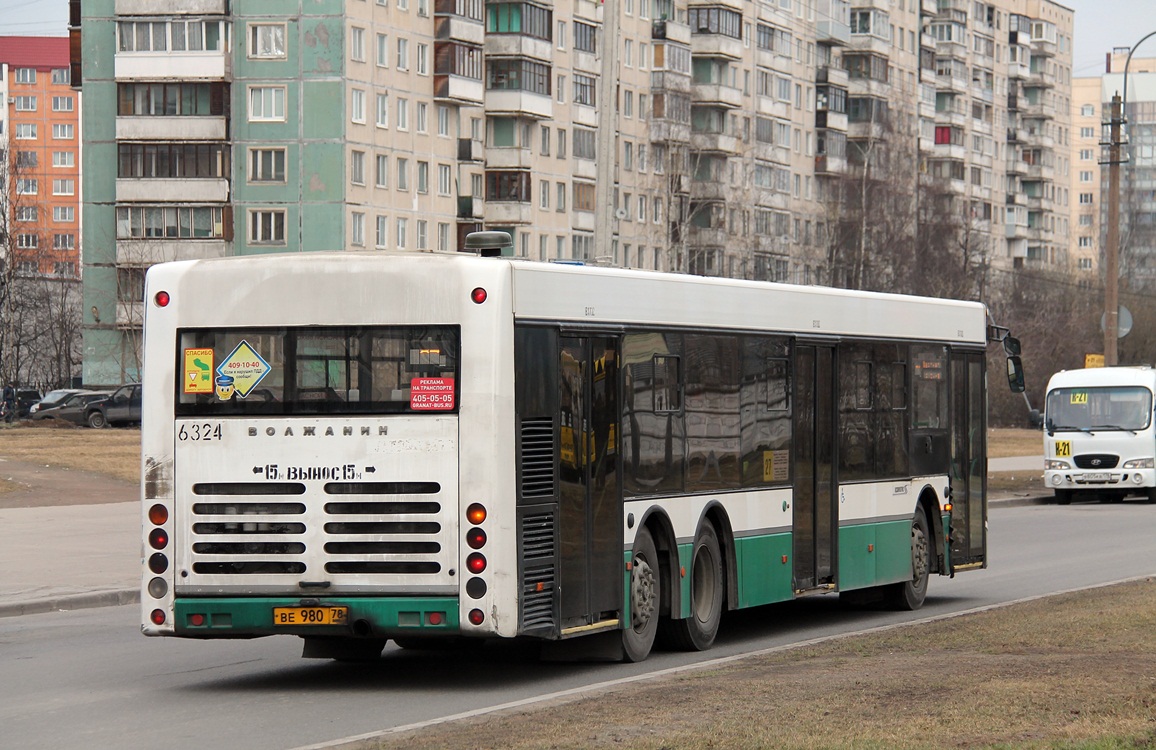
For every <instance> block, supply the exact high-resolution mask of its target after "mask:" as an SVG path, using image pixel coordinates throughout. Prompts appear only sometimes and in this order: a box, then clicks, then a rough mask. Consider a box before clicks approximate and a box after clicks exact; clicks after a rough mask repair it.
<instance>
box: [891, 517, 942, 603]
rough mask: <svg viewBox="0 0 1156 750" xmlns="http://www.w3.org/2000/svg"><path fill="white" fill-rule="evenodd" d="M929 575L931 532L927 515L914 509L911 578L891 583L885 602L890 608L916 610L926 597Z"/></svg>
mask: <svg viewBox="0 0 1156 750" xmlns="http://www.w3.org/2000/svg"><path fill="white" fill-rule="evenodd" d="M930 577H931V534H930V532H929V531H928V528H927V517H926V516H925V515H924V514H923V511H922V510H917V511H915V517H914V518H913V519H912V520H911V580H908V581H903V582H902V583H894V584H891V588H890V589H889V590H888V592H887V594H888V596H887V603H888V604H889V605H890V606H891V608H892V609H898V610H906V611H910V610H916V609H919V608H920V607H922V606H923V600H924V599H926V598H927V582H928V580H929V579H930Z"/></svg>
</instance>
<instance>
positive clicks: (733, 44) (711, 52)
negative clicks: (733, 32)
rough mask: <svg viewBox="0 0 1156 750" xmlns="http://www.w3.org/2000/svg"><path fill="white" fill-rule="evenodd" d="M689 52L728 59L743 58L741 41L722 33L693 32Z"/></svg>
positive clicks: (696, 55)
mask: <svg viewBox="0 0 1156 750" xmlns="http://www.w3.org/2000/svg"><path fill="white" fill-rule="evenodd" d="M690 53H691V55H693V56H694V57H723V58H726V59H728V60H741V59H742V58H743V41H742V40H741V39H735V38H734V37H731V36H726V35H724V34H695V35H694V36H693V38H692V39H691V43H690Z"/></svg>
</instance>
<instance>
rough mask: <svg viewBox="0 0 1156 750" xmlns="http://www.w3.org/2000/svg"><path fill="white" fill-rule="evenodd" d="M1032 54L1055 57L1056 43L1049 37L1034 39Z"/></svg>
mask: <svg viewBox="0 0 1156 750" xmlns="http://www.w3.org/2000/svg"><path fill="white" fill-rule="evenodd" d="M1032 55H1034V56H1035V57H1055V56H1056V43H1055V42H1053V41H1051V40H1048V39H1033V40H1032Z"/></svg>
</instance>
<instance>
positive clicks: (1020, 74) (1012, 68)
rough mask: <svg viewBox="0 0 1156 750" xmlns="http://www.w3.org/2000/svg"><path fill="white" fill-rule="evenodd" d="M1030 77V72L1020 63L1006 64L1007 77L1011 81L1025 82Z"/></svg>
mask: <svg viewBox="0 0 1156 750" xmlns="http://www.w3.org/2000/svg"><path fill="white" fill-rule="evenodd" d="M1030 75H1031V70H1030V69H1029V68H1028V66H1027V65H1025V64H1024V63H1022V62H1012V63H1008V66H1007V77H1008V78H1011V79H1013V80H1026V79H1027V78H1028V76H1030Z"/></svg>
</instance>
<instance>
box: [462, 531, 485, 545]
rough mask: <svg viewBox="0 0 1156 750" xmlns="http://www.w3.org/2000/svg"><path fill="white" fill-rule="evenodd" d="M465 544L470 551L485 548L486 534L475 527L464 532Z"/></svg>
mask: <svg viewBox="0 0 1156 750" xmlns="http://www.w3.org/2000/svg"><path fill="white" fill-rule="evenodd" d="M466 544H468V545H470V549H481V548H482V547H485V546H486V532H485V531H483V530H482V529H479V528H478V527H476V526H475V527H474V528H472V529H470V530H469V531H467V532H466Z"/></svg>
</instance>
